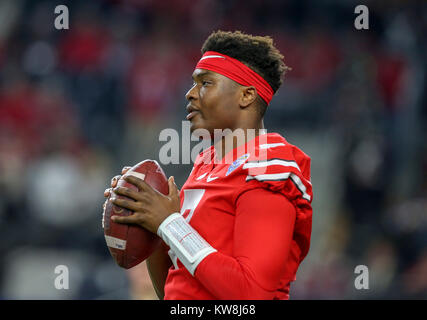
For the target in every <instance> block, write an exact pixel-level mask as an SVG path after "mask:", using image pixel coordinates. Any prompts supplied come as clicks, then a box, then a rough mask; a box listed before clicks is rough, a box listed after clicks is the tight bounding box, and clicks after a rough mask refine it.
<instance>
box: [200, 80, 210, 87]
mask: <svg viewBox="0 0 427 320" xmlns="http://www.w3.org/2000/svg"><path fill="white" fill-rule="evenodd" d="M210 83H211V82H210V81H206V80H203V81H202V85H203V86H205V85H208V84H210Z"/></svg>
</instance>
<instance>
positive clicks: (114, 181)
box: [111, 175, 121, 188]
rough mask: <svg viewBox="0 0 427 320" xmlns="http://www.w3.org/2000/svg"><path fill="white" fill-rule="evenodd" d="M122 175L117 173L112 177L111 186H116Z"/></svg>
mask: <svg viewBox="0 0 427 320" xmlns="http://www.w3.org/2000/svg"><path fill="white" fill-rule="evenodd" d="M120 177H121V175H117V176H114V177H113V178H112V179H111V187H113V188H114V187H115V186H117V182H118V181H119V179H120Z"/></svg>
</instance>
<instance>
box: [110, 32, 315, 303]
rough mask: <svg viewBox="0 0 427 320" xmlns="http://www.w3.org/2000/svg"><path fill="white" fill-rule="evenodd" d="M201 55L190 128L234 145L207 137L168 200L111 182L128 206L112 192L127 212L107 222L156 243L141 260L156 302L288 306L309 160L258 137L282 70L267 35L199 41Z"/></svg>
mask: <svg viewBox="0 0 427 320" xmlns="http://www.w3.org/2000/svg"><path fill="white" fill-rule="evenodd" d="M202 53H203V56H202V58H201V59H200V60H199V62H198V64H197V65H196V68H195V70H194V72H193V79H194V84H193V86H192V88H191V89H190V90H189V91H188V92H187V94H186V98H187V100H188V101H189V103H188V106H187V111H188V112H189V114H188V116H187V119H188V120H189V121H190V122H191V130H192V132H193V134H194V133H195V132H196V131H197V129H205V130H207V131H208V132H209V133H210V135H211V136H212V137H214V133H215V129H222V130H225V129H230V130H231V132H240V136H243V137H244V139H243V140H242V139H238V138H239V137H237V138H236V136H235V135H231V134H229V135H226V136H223V137H221V139H215V140H214V143H213V145H212V146H211V147H210V148H207V149H206V150H204V151H203V152H201V153H200V154H199V156H198V158H197V159H196V161H195V163H194V167H193V169H192V171H191V173H190V175H189V177H188V179H187V181H186V182H185V184H184V186H183V187H182V189H181V191H179V190H178V188H177V187H176V185H175V183H174V181H173V177H171V178H169V190H170V192H169V195H168V196H164V195H162V194H160V193H159V192H157V191H155V190H153V189H152V188H151V187H150V186H149V185H147V184H146V183H145V182H144V181H142V180H140V179H138V178H136V177H133V176H130V175H128V176H126V175H125V179H126V180H127V181H128V182H130V183H132V184H134V185H136V186H137V187H138V189H139V190H140V191H139V192H136V191H132V190H130V189H126V188H118V187H115V186H116V181H117V178H118V177H115V178H113V179H114V181H113V182H112V187H113V189H112V190H113V191H114V193H115V194H120V195H124V196H127V197H129V198H131V199H133V201H131V200H129V201H126V200H120V199H117V198H116V197H114V194H113V197H112V201H113V203H115V204H116V205H118V206H122V207H124V208H128V209H130V210H132V211H134V212H135V213H134V214H133V215H131V216H128V217H118V216H114V217H113V218H114V221H115V222H117V223H134V224H138V225H140V226H141V227H143V228H146V229H147V230H149V231H151V232H154V233H157V234H158V235H159V236H160V237H161V238H162V239H163V240H164V245H163V246H162V247H160V248H159V249H158V250H157V251H156V252H155V253H153V255H152V256H151V257H150V258H148V259H147V266H148V269H149V272H150V276H151V279H152V282H153V285H154V288H155V289H156V292H157V293H158V295H159V298H161V299H162V298H164V299H289V289H290V283H291V282H292V281H294V280H295V276H296V272H297V269H298V266H299V264H300V263H301V261H302V260H303V259H304V258H305V256H306V255H307V253H308V250H309V246H310V235H311V221H312V220H311V218H312V208H311V201H312V188H311V183H310V158H309V157H308V156H307V155H306V154H304V153H303V152H302V151H301V150H300V149H298V148H297V147H295V146H293V145H291V144H290V143H288V142H287V141H286V140H285V139H284V138H283V137H282V136H280V135H279V134H276V133H268V134H267V133H265V132H263V129H264V125H263V116H264V113H265V111H266V109H267V106H268V104H269V102H270V100H271V98H272V96H273V94H274V93H275V92H276V91H277V89H278V88H279V87H280V85H281V82H282V80H281V78H282V75H283V74H284V72H285V70H286V66H285V64H284V63H283V61H282V59H283V56H282V55H281V54H280V53H279V51H278V50H277V49H276V48H275V47H274V46H273V41H272V39H271V38H269V37H255V36H251V35H247V34H243V33H241V32H233V33H232V32H222V31H218V32H214V33H212V34H211V35H210V36H209V37H208V39H207V40H206V42H205V43H204V45H203V48H202ZM250 133H253V134H250ZM230 137H231V138H230ZM242 141H243V142H242ZM227 142H231V143H227ZM126 171H127V169H126V168H125V169H124V171H123V172H122V173H125V172H126ZM109 194H110V189H107V190H106V193H105V195H106V196H108V195H109ZM167 252H168V254H167Z"/></svg>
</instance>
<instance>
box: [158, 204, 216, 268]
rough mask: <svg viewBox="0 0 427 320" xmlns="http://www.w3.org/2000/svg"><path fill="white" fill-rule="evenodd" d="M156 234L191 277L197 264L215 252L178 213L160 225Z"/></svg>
mask: <svg viewBox="0 0 427 320" xmlns="http://www.w3.org/2000/svg"><path fill="white" fill-rule="evenodd" d="M157 234H158V235H159V237H161V238H162V239H163V241H164V242H165V243H166V244H167V245H169V247H170V248H171V250H172V251H173V252H174V253H175V254H176V256H177V257H178V259H179V260H180V261H181V262H182V264H183V265H184V266H185V267H186V269H187V270H188V271H189V272H190V273H191V274H192V275H193V276H194V272H195V270H196V268H197V266H198V265H199V263H200V262H201V261H202V260H203V259H204V258H206V257H207V256H208V255H209V254H211V253H213V252H216V251H217V250H216V249H215V248H213V247H212V246H211V245H210V244H209V243H208V242H207V241H206V240H205V239H203V237H202V236H201V235H200V234H199V233H198V232H197V231H196V230H195V229H194V228H193V227H192V226H191V225H190V224H189V223H188V222H187V221H185V219H184V217H183V216H182V215H181V214H180V213H178V212H176V213H173V214H171V215H170V216H169V217H167V218H166V219H165V220H164V221H163V222H162V223H161V224H160V226H159V228H158V229H157Z"/></svg>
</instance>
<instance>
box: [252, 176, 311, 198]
mask: <svg viewBox="0 0 427 320" xmlns="http://www.w3.org/2000/svg"><path fill="white" fill-rule="evenodd" d="M289 178H291V180H292V182H293V183H294V184H295V186H296V187H297V188H298V190H299V191H301V193H302V198H303V199H306V200H307V201H310V199H311V197H310V195H309V194H308V193H307V188H306V187H305V185H304V183H303V182H302V181H301V179H300V178H299V177H298V176H297V175H296V174H294V173H292V172H285V173H266V174H259V175H256V176H250V175H248V176H247V177H246V181H250V180H254V179H256V180H258V181H261V182H262V181H283V180H287V179H289ZM310 184H311V183H310Z"/></svg>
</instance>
